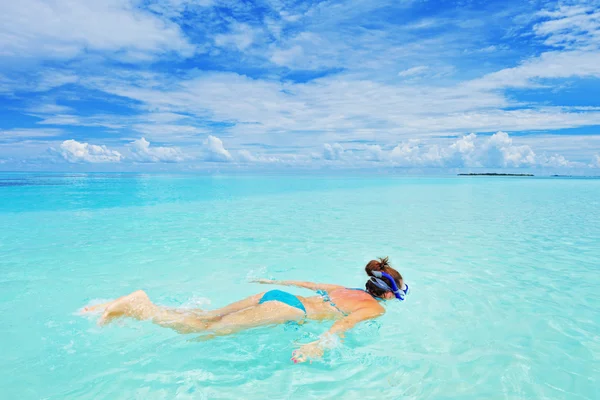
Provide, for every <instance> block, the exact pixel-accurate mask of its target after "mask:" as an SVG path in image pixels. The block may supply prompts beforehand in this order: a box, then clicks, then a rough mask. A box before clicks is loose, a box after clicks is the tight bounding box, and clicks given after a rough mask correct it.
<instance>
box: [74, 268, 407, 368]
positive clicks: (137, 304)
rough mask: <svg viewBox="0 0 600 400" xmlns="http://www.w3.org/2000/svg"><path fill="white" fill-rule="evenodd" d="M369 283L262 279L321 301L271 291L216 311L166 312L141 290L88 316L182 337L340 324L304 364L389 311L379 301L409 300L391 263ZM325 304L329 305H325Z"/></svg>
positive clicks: (299, 358)
mask: <svg viewBox="0 0 600 400" xmlns="http://www.w3.org/2000/svg"><path fill="white" fill-rule="evenodd" d="M365 271H366V273H367V275H369V277H370V278H369V280H368V281H367V283H366V284H365V290H362V289H348V288H345V287H343V286H339V285H330V284H322V283H312V282H298V281H274V280H268V279H259V280H257V281H254V282H256V283H262V284H269V285H282V286H297V287H301V288H305V289H310V290H314V291H316V292H318V293H319V295H318V296H311V297H301V296H294V295H292V294H290V293H287V292H283V291H280V290H271V291H268V292H263V293H259V294H257V295H254V296H251V297H248V298H246V299H244V300H241V301H238V302H236V303H233V304H230V305H228V306H226V307H223V308H220V309H218V310H213V311H204V310H188V309H174V308H167V307H161V306H157V305H155V304H153V303H152V302H151V301H150V299H149V298H148V296H147V295H146V293H145V292H143V291H142V290H138V291H136V292H133V293H131V294H129V295H127V296H124V297H121V298H118V299H116V300H114V301H111V302H108V303H104V304H99V305H95V306H91V307H86V308H85V309H84V312H93V311H103V314H102V317H101V318H100V320H99V322H98V323H99V324H100V325H104V324H107V323H109V322H110V321H112V320H113V319H115V318H118V317H130V318H135V319H138V320H151V321H152V322H153V323H155V324H158V325H161V326H164V327H168V328H171V329H174V330H176V331H178V332H180V333H198V332H203V333H206V334H207V335H206V336H204V338H211V337H214V336H219V335H229V334H232V333H235V332H239V331H242V330H245V329H250V328H254V327H259V326H266V325H272V324H282V323H285V322H289V321H296V322H303V321H304V320H316V321H323V320H335V322H334V324H333V325H332V326H331V328H330V329H329V331H327V332H326V333H325V334H324V335H322V336H321V338H320V339H319V340H316V341H314V342H311V343H308V344H305V345H303V346H301V347H300V348H299V349H298V350H296V351H294V352H293V354H292V360H293V361H294V362H304V361H307V360H308V359H316V358H319V357H321V356H322V355H323V351H324V348H325V347H327V343H328V342H329V339H330V338H331V337H332V335H336V336H338V337H343V334H344V332H345V331H347V330H349V329H351V328H352V327H354V325H356V324H357V323H359V322H361V321H365V320H368V319H373V318H377V317H378V316H380V315H382V314H383V313H384V312H385V309H384V308H383V307H382V306H381V304H379V302H378V300H388V299H392V298H394V297H396V298H398V299H399V300H403V299H404V296H405V295H406V294H407V293H408V286H407V285H406V284H405V283H404V282H403V279H402V276H401V275H400V273H399V272H398V271H396V270H395V269H393V268H392V267H391V266H390V265H389V263H388V258H387V257H386V258H380V259H379V260H371V261H370V262H369V263H368V264H367V265H366V267H365ZM324 300H325V301H324Z"/></svg>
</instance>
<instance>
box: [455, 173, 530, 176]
mask: <svg viewBox="0 0 600 400" xmlns="http://www.w3.org/2000/svg"><path fill="white" fill-rule="evenodd" d="M458 176H535V175H533V174H498V173H496V172H482V173H476V174H475V173H469V174H458Z"/></svg>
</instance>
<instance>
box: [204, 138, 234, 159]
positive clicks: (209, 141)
mask: <svg viewBox="0 0 600 400" xmlns="http://www.w3.org/2000/svg"><path fill="white" fill-rule="evenodd" d="M204 146H205V150H206V157H205V160H206V161H214V162H231V161H233V157H232V156H231V153H229V151H227V150H226V149H225V147H223V141H222V140H221V139H219V138H218V137H215V136H212V135H210V136H208V138H206V140H205V141H204Z"/></svg>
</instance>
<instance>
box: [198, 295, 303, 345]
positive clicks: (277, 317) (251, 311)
mask: <svg viewBox="0 0 600 400" xmlns="http://www.w3.org/2000/svg"><path fill="white" fill-rule="evenodd" d="M305 317H306V314H305V313H304V311H302V310H300V309H298V308H296V307H292V306H289V305H287V304H284V303H280V302H278V301H268V302H265V303H263V304H257V305H256V306H253V307H249V308H246V309H243V310H241V311H238V312H234V313H230V314H227V315H224V316H223V317H221V318H220V319H218V320H217V321H213V322H208V323H207V324H206V328H205V330H206V331H209V332H210V333H211V334H212V335H211V337H212V336H221V335H229V334H232V333H235V332H239V331H243V330H246V329H250V328H256V327H259V326H266V325H276V324H283V323H285V322H288V321H301V320H303V319H304V318H305Z"/></svg>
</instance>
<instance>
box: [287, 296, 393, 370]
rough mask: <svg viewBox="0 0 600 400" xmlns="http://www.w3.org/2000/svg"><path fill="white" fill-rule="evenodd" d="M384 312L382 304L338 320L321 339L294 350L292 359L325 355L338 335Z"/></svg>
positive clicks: (300, 359)
mask: <svg viewBox="0 0 600 400" xmlns="http://www.w3.org/2000/svg"><path fill="white" fill-rule="evenodd" d="M384 312H385V310H384V308H383V307H381V306H379V307H369V308H362V309H360V310H357V311H355V312H353V313H352V314H350V315H348V316H347V317H344V318H342V319H340V320H337V321H336V322H335V323H334V324H333V325H332V326H331V328H330V329H329V330H328V331H327V332H326V333H325V334H323V335H322V336H321V338H320V339H319V340H316V341H314V342H311V343H307V344H305V345H303V346H301V347H300V348H299V349H298V350H296V351H294V352H293V353H292V361H294V363H301V362H305V361H308V360H309V359H315V358H320V357H321V356H323V353H324V351H325V349H326V348H327V347H329V346H328V345H329V344H330V343H331V342H332V341H334V342H335V341H337V338H338V337H343V336H344V332H346V331H347V330H349V329H352V328H353V327H354V326H355V325H356V324H358V323H359V322H362V321H366V320H368V319H373V318H377V317H378V316H380V315H381V314H383V313H384Z"/></svg>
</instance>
